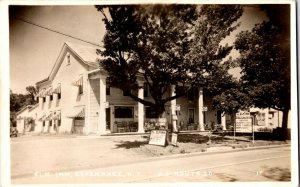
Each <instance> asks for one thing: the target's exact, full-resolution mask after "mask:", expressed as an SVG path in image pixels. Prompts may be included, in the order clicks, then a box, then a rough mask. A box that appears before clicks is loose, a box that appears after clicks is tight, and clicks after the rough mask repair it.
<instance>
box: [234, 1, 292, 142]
mask: <svg viewBox="0 0 300 187" xmlns="http://www.w3.org/2000/svg"><path fill="white" fill-rule="evenodd" d="M261 9H262V10H264V11H265V12H266V14H267V15H268V20H267V21H264V22H263V23H261V24H257V25H255V27H254V28H253V29H252V31H251V32H250V31H243V32H241V33H239V34H238V36H237V40H236V42H235V47H236V49H237V50H239V52H240V54H241V56H240V58H239V61H240V66H241V68H242V77H241V80H242V82H243V87H244V88H245V89H246V91H247V92H248V93H249V96H250V97H251V100H252V103H250V104H252V105H254V106H256V107H259V108H274V109H276V110H280V111H282V112H283V120H282V128H283V139H286V138H287V124H288V113H289V110H290V108H291V101H290V99H291V96H290V26H289V23H290V6H289V5H263V6H261Z"/></svg>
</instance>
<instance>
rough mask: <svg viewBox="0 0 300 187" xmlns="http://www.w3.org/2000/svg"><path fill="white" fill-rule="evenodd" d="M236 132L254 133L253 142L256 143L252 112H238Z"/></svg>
mask: <svg viewBox="0 0 300 187" xmlns="http://www.w3.org/2000/svg"><path fill="white" fill-rule="evenodd" d="M234 132H243V133H252V142H253V143H254V125H253V117H251V116H250V112H247V111H240V112H238V113H236V119H235V131H234ZM234 134H235V133H234ZM234 136H235V135H234Z"/></svg>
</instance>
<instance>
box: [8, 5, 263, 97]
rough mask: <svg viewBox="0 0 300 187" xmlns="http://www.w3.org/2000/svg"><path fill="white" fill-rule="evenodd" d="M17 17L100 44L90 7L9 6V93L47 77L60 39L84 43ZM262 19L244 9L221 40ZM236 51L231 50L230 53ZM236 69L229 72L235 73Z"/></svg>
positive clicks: (100, 31) (98, 22)
mask: <svg viewBox="0 0 300 187" xmlns="http://www.w3.org/2000/svg"><path fill="white" fill-rule="evenodd" d="M18 18H21V19H23V20H26V21H29V22H32V23H34V24H38V25H41V26H43V27H47V28H50V29H52V30H55V31H58V32H61V33H64V34H68V35H71V36H74V37H77V38H80V39H82V40H85V41H88V42H92V43H95V44H98V45H102V38H103V36H104V33H105V27H104V23H103V22H102V17H101V14H100V13H99V12H97V10H96V8H94V6H82V5H80V6H79V5H73V6H61V5H56V6H10V15H9V51H10V54H9V57H10V89H11V90H12V91H13V93H23V94H24V93H26V89H25V88H26V86H29V85H35V83H36V82H38V81H40V80H42V79H45V78H47V77H48V76H49V74H50V71H51V69H52V67H53V66H54V64H55V61H56V59H57V57H58V55H59V52H60V50H61V49H62V46H63V44H64V42H66V41H70V42H75V43H79V44H80V43H83V44H85V45H88V44H87V43H85V42H82V41H79V40H76V39H73V38H70V37H67V36H64V35H61V34H58V33H55V32H52V31H49V30H46V29H43V28H40V27H38V26H35V25H32V24H29V23H26V22H23V21H20V20H19V19H18ZM264 19H266V15H265V14H264V13H263V12H261V11H259V9H258V8H257V7H256V6H250V7H247V8H245V9H244V14H243V16H242V17H241V18H240V20H239V21H240V22H241V26H240V28H239V29H238V30H236V31H234V32H233V33H232V34H231V35H230V37H227V38H226V39H225V41H224V43H228V44H232V43H233V41H234V37H235V35H236V34H237V33H238V32H240V31H241V30H250V29H251V28H252V27H253V26H254V24H255V23H259V22H261V21H262V20H264ZM237 55H238V53H237V52H236V51H233V52H232V53H231V56H233V57H236V56H237ZM238 71H239V69H238V68H237V69H234V70H232V72H231V73H233V74H235V75H236V76H238Z"/></svg>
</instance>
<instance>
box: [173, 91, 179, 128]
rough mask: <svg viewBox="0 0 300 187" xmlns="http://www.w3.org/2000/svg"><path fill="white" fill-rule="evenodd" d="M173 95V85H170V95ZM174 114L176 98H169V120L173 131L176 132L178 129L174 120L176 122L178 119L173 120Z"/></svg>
mask: <svg viewBox="0 0 300 187" xmlns="http://www.w3.org/2000/svg"><path fill="white" fill-rule="evenodd" d="M174 95H175V86H174V85H171V97H172V96H174ZM174 116H176V99H173V100H171V120H172V126H173V131H174V132H177V131H178V129H177V126H176V122H177V123H178V120H174V119H173V117H174ZM177 119H178V117H177ZM178 125H179V124H178Z"/></svg>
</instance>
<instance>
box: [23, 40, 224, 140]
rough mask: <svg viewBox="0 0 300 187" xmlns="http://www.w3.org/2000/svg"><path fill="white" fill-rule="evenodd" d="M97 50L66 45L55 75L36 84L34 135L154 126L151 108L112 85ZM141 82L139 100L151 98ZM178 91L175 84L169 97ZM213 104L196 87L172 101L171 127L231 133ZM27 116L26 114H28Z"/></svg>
mask: <svg viewBox="0 0 300 187" xmlns="http://www.w3.org/2000/svg"><path fill="white" fill-rule="evenodd" d="M96 49H97V47H96V46H87V45H81V44H75V43H70V42H67V43H65V44H64V45H63V47H62V49H61V52H60V54H59V56H58V58H57V60H56V62H55V64H54V67H53V68H52V70H51V72H50V75H49V76H48V77H47V78H46V79H44V80H42V81H39V82H37V83H36V86H37V87H38V89H39V94H38V96H37V97H38V101H39V102H38V104H37V106H35V107H36V109H35V111H36V117H35V118H33V119H34V120H35V122H34V123H35V128H34V131H35V132H43V133H62V132H67V133H77V134H108V133H129V132H138V133H143V132H145V131H147V130H149V129H152V128H153V126H154V125H155V123H156V119H157V116H155V115H154V113H153V109H152V108H150V107H147V106H144V105H142V104H140V103H138V102H137V101H134V100H133V99H132V98H130V97H129V96H128V93H127V91H124V92H123V91H122V90H120V89H118V88H114V87H110V85H108V84H107V82H106V79H107V76H108V75H107V73H106V71H105V70H104V69H102V68H100V67H99V64H98V63H97V59H98V58H99V56H98V55H97V54H96ZM116 73H118V72H116ZM138 84H139V85H141V86H143V87H142V88H141V89H139V90H138V92H137V93H136V94H137V95H138V97H140V98H142V99H146V100H151V99H152V98H151V96H150V94H149V90H148V88H147V86H146V84H144V81H143V79H142V78H139V80H138ZM128 91H130V90H128ZM174 91H175V87H174V86H172V85H170V87H169V92H168V94H170V95H171V94H174ZM211 103H212V101H211V97H209V95H206V94H205V90H203V89H202V88H199V89H195V90H194V91H193V92H191V93H189V94H187V95H186V96H183V97H181V98H178V99H176V100H172V101H171V102H169V103H167V105H166V118H167V123H168V124H171V123H173V122H174V123H177V126H178V128H179V130H181V131H189V130H190V131H191V130H205V127H206V126H205V124H220V125H221V126H222V127H223V129H226V116H223V115H222V114H221V112H220V111H216V110H213V109H212V105H211ZM22 114H24V116H26V115H25V111H24V112H23V113H22ZM28 115H29V114H28Z"/></svg>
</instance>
